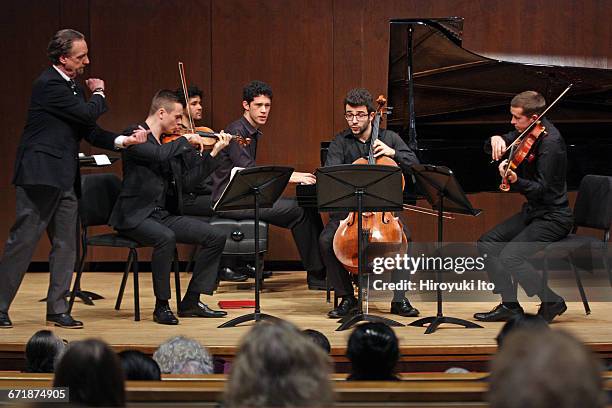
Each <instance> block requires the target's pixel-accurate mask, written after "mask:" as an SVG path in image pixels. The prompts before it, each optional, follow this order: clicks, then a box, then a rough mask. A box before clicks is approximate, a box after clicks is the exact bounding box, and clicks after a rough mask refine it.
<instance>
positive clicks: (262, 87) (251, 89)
mask: <svg viewBox="0 0 612 408" xmlns="http://www.w3.org/2000/svg"><path fill="white" fill-rule="evenodd" d="M260 95H263V96H267V97H268V98H270V99H272V88H271V87H270V85H268V84H266V83H265V82H262V81H251V82H249V83H248V84H246V85H245V87H244V88H243V89H242V100H243V101H246V103H251V102H253V99H255V98H256V97H257V96H260Z"/></svg>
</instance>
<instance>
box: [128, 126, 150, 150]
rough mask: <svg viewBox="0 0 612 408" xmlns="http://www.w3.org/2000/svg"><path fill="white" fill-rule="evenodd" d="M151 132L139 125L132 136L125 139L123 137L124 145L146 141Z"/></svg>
mask: <svg viewBox="0 0 612 408" xmlns="http://www.w3.org/2000/svg"><path fill="white" fill-rule="evenodd" d="M149 133H151V131H150V130H146V129H145V128H143V127H142V126H138V129H135V130H134V131H133V132H132V134H131V135H130V136H126V137H125V139H123V147H128V146H131V145H136V144H141V143H144V142H146V141H147V135H148V134H149Z"/></svg>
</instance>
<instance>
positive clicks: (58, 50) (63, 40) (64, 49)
mask: <svg viewBox="0 0 612 408" xmlns="http://www.w3.org/2000/svg"><path fill="white" fill-rule="evenodd" d="M84 39H85V36H84V35H83V34H82V33H80V32H78V31H76V30H73V29H71V28H65V29H63V30H59V31H58V32H56V33H55V34H54V35H53V37H52V38H51V41H49V45H47V56H48V57H49V59H50V60H51V62H52V63H53V64H54V65H57V64H59V62H60V61H59V59H60V57H61V56H62V55H70V51H71V50H72V43H73V42H74V41H75V40H84Z"/></svg>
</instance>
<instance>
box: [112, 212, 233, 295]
mask: <svg viewBox="0 0 612 408" xmlns="http://www.w3.org/2000/svg"><path fill="white" fill-rule="evenodd" d="M120 232H121V234H123V235H125V236H127V237H129V238H131V239H133V240H135V241H137V242H139V243H141V244H142V245H147V246H152V247H153V254H152V256H151V269H152V271H153V292H154V293H155V297H156V298H157V299H160V300H168V299H170V271H171V269H172V259H173V257H174V249H175V247H176V243H177V242H180V243H184V244H199V245H201V246H202V250H201V251H200V252H199V254H198V257H197V259H196V261H195V265H194V267H193V276H192V277H191V281H190V282H189V287H188V288H187V290H188V291H189V292H195V293H204V294H206V295H212V293H213V291H214V290H215V287H216V285H217V270H218V268H219V260H220V259H221V253H222V252H223V247H224V246H225V234H224V233H223V231H221V230H220V229H218V228H216V227H214V226H213V225H210V224H208V223H206V222H204V221H201V220H197V219H194V218H191V217H184V216H178V215H172V214H170V213H169V212H168V211H166V210H159V211H155V212H153V213H152V214H151V216H149V218H147V219H145V220H144V221H143V222H141V223H140V224H139V225H138V226H137V227H136V228H132V229H129V230H121V231H120Z"/></svg>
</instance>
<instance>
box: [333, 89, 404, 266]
mask: <svg viewBox="0 0 612 408" xmlns="http://www.w3.org/2000/svg"><path fill="white" fill-rule="evenodd" d="M376 102H377V103H378V109H377V112H376V116H375V117H374V120H373V122H372V136H371V139H370V151H369V153H368V158H367V159H365V158H359V159H357V160H355V161H354V162H353V164H379V165H383V166H395V167H398V165H397V163H396V162H395V161H394V160H393V159H391V158H390V157H387V156H380V157H374V142H376V140H378V133H379V125H380V118H381V115H382V110H383V108H384V106H385V104H386V102H387V101H386V100H385V98H384V97H383V96H382V95H381V96H379V97H378V99H377V100H376ZM403 188H404V178H403V176H402V189H403ZM362 215H363V217H362V228H363V230H364V231H367V232H368V242H372V243H385V244H386V245H393V244H394V246H395V248H394V252H399V253H405V252H406V249H407V248H408V239H407V238H406V234H404V228H403V225H402V222H401V220H400V219H399V217H396V216H394V215H393V213H391V212H388V211H385V212H365V213H363V214H362ZM357 224H358V214H357V213H356V212H352V213H350V214H349V215H348V216H347V217H346V218H345V219H344V220H342V221H341V222H340V226H339V227H338V230H337V231H336V234H335V235H334V242H333V248H334V253H335V254H336V257H337V258H338V261H340V263H341V264H342V265H343V266H344V267H345V268H346V269H347V270H348V271H349V272H351V273H352V274H354V275H356V274H357V273H358V270H359V251H358V245H359V241H358V240H359V234H358V225H357ZM395 250H397V251H395Z"/></svg>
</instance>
